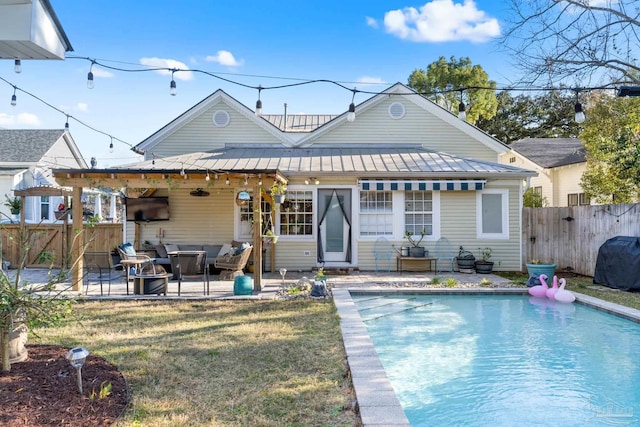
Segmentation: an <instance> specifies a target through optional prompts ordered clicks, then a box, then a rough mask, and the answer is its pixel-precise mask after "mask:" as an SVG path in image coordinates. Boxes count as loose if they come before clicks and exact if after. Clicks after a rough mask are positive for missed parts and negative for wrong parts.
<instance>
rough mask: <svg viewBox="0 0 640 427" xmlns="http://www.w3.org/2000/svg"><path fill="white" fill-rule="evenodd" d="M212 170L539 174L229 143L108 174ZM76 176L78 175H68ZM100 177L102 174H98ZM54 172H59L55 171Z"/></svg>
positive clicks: (438, 158) (415, 150) (426, 156)
mask: <svg viewBox="0 0 640 427" xmlns="http://www.w3.org/2000/svg"><path fill="white" fill-rule="evenodd" d="M183 168H184V170H185V171H186V172H187V174H188V173H189V171H190V170H199V171H203V170H209V171H211V173H214V172H220V173H224V172H227V171H234V172H240V173H242V172H247V173H250V172H256V171H279V172H281V173H283V174H285V175H301V174H309V173H312V174H314V175H323V174H334V173H340V175H341V176H344V175H349V174H352V175H357V176H361V177H365V176H371V177H373V176H382V175H384V176H385V177H391V176H394V174H395V175H397V176H403V177H406V176H412V175H414V176H416V177H421V178H424V177H427V176H428V177H463V176H464V177H471V176H483V177H490V176H500V177H501V178H507V177H513V178H523V177H527V176H533V175H535V174H536V173H535V172H533V171H529V170H526V169H521V168H518V167H514V166H508V165H502V164H500V163H494V162H488V161H481V160H474V159H470V158H464V157H457V156H453V155H449V154H445V153H440V152H434V151H430V150H426V149H424V148H422V146H419V145H407V146H391V147H390V146H386V145H385V146H375V145H374V146H368V147H344V146H343V147H340V148H335V147H329V146H324V147H320V146H317V145H315V146H313V147H306V148H302V147H299V148H292V147H285V146H268V145H265V144H257V145H249V144H241V145H228V146H227V147H225V148H223V149H219V150H213V151H210V152H197V153H190V154H184V155H180V156H172V157H164V158H157V159H154V160H147V161H144V162H139V163H133V164H129V165H124V166H119V167H116V168H113V169H109V170H108V171H110V172H126V171H129V172H138V173H144V172H150V171H151V170H153V171H154V172H157V173H163V172H167V173H169V172H178V171H180V170H182V169H183ZM70 172H74V171H70ZM95 172H96V173H100V172H101V171H98V170H96V171H95ZM54 173H56V171H54Z"/></svg>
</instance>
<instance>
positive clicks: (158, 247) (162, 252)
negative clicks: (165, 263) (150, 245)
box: [154, 245, 169, 258]
mask: <svg viewBox="0 0 640 427" xmlns="http://www.w3.org/2000/svg"><path fill="white" fill-rule="evenodd" d="M154 248H155V250H156V253H157V254H158V258H169V254H167V250H166V249H165V247H164V245H155V246H154Z"/></svg>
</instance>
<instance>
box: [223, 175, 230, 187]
mask: <svg viewBox="0 0 640 427" xmlns="http://www.w3.org/2000/svg"><path fill="white" fill-rule="evenodd" d="M224 183H225V184H227V185H229V184H231V181H229V174H227V179H226V181H225V182H224Z"/></svg>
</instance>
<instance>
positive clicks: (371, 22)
mask: <svg viewBox="0 0 640 427" xmlns="http://www.w3.org/2000/svg"><path fill="white" fill-rule="evenodd" d="M366 20H367V25H368V26H370V27H371V28H376V29H377V28H378V27H379V25H378V21H376V19H375V18H372V17H370V16H367V17H366Z"/></svg>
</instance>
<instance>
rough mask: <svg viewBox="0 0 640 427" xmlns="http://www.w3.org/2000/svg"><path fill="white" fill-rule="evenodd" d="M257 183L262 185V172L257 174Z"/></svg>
mask: <svg viewBox="0 0 640 427" xmlns="http://www.w3.org/2000/svg"><path fill="white" fill-rule="evenodd" d="M258 185H259V186H260V187H262V174H260V173H259V174H258Z"/></svg>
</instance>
